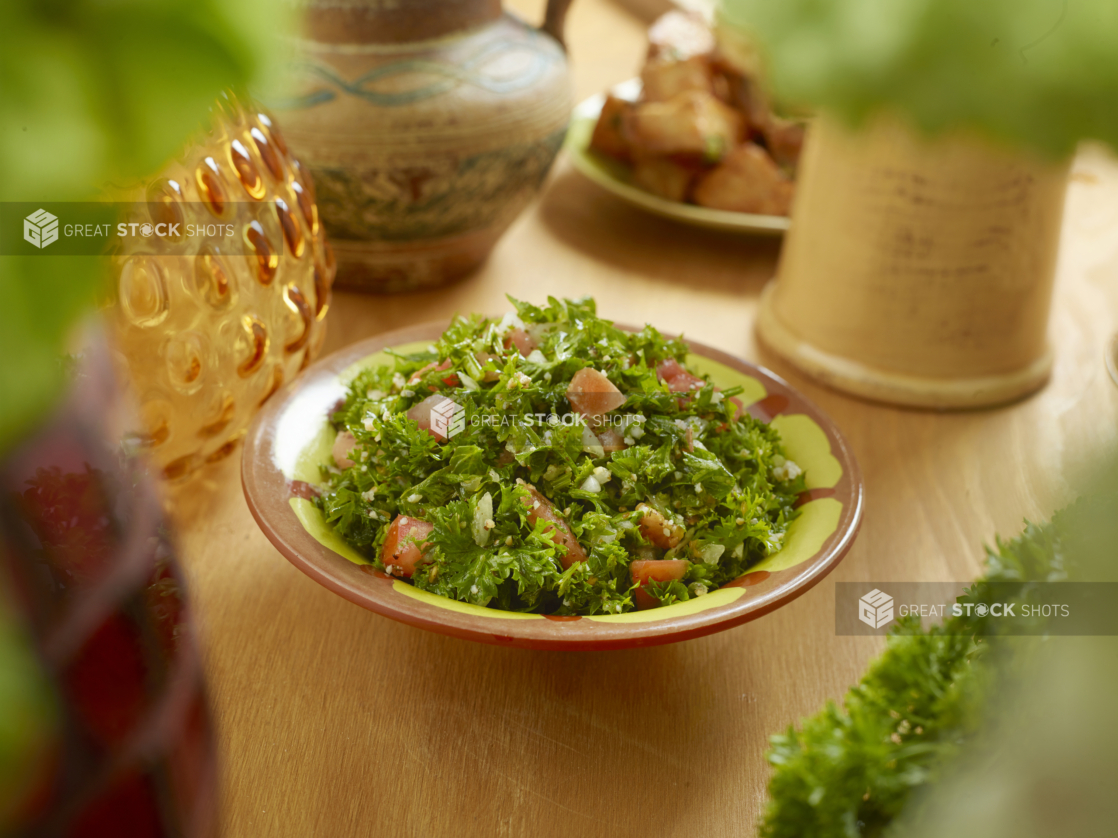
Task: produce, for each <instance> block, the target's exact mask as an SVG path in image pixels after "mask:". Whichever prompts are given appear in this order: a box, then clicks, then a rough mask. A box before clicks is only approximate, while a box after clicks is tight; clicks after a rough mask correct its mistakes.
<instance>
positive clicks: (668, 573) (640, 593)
mask: <svg viewBox="0 0 1118 838" xmlns="http://www.w3.org/2000/svg"><path fill="white" fill-rule="evenodd" d="M689 564H690V562H687V561H685V560H683V559H654V560H652V561H643V560H637V561H635V562H630V563H629V572H630V573H631V574H632V576H633V582H634V583H635V584H637V585H639V586H640V587H638V588H637V589H636V590H635V591H633V601H634V602H635V603H636V604H637V608H639V609H640V610H641V611H644V610H646V609H648V608H656V607H657V606H658V605H659V604H660V600H658V599H656V597H654V596H652V594H650V593H648V592H647V591H646V590H644V586H645V585H647V584H648V583H649V582H653V581H655V582H670V581H672V580H675V579H682V578H683V577H684V576H685V575H686V574H687V566H688V565H689Z"/></svg>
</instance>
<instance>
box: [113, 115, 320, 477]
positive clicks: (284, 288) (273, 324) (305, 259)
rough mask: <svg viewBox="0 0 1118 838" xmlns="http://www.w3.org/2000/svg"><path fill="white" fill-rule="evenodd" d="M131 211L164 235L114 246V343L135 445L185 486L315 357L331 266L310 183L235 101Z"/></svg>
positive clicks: (266, 120) (267, 124) (272, 134)
mask: <svg viewBox="0 0 1118 838" xmlns="http://www.w3.org/2000/svg"><path fill="white" fill-rule="evenodd" d="M130 206H131V211H130V213H129V217H128V218H127V219H126V220H127V221H130V222H136V223H138V224H139V225H140V226H141V227H142V226H143V225H144V224H150V225H152V228H154V229H155V230H156V231H160V230H162V231H166V232H167V235H165V236H162V237H161V236H159V235H158V234H156V235H152V236H149V237H146V238H145V237H143V236H139V237H131V238H124V239H122V240H121V241H122V244H121V246H120V248H119V251H118V253H117V254H116V255H115V256H114V260H113V266H114V276H115V279H116V289H117V298H116V304H115V306H114V310H113V318H112V319H113V323H114V332H115V339H116V341H115V342H116V346H117V349H118V350H119V356H120V357H119V360H120V361H121V362H122V363H123V365H124V366H125V367H126V369H127V373H128V376H127V377H128V378H129V380H130V381H131V384H132V387H133V388H134V391H135V393H134V395H135V398H136V401H137V403H138V404H139V405H140V414H141V424H142V427H141V428H140V429H139V430H138V431H137V433H136V441H137V442H138V444H139V446H140V447H141V448H143V449H146V450H147V451H148V453H149V455H150V456H151V458H152V459H154V461H155V462H156V464H157V465H158V466H159V469H160V470H161V472H162V474H163V476H164V477H165V478H167V479H169V480H182V479H185V478H186V477H188V476H189V475H191V474H193V473H195V472H196V471H198V470H199V469H200V468H202V467H203V466H205V465H206V464H208V463H213V462H217V461H219V460H222V459H224V458H225V457H227V456H229V455H230V454H231V453H233V451H234V450H236V447H237V444H238V443H239V441H240V439H241V437H242V436H243V435H244V432H245V428H246V427H247V426H248V423H249V420H250V419H251V417H252V416H253V414H254V413H255V412H256V410H257V409H258V408H259V407H260V405H261V404H263V403H264V401H265V400H266V399H267V398H268V397H269V396H270V395H271V394H272V393H274V392H275V391H276V390H278V389H279V388H280V387H281V386H282V385H283V383H284V382H285V381H288V380H290V379H291V378H292V377H293V376H294V375H295V374H296V373H298V372H299V370H300V369H302V368H303V367H305V366H306V365H307V364H309V363H310V361H311V360H313V358H314V357H315V355H317V354H318V351H319V349H320V348H321V346H322V341H323V339H324V338H325V324H324V322H323V320H324V318H325V316H326V311H327V308H328V306H329V300H330V288H331V285H332V284H333V280H334V273H335V269H336V266H335V263H334V257H333V253H332V252H331V250H330V246H329V244H328V243H327V242H326V238H325V235H324V232H323V229H322V225H321V223H320V222H319V216H318V208H317V206H316V204H315V192H314V185H313V183H312V181H311V178H310V177H309V175H308V174H307V173H306V172H305V171H304V170H303V168H302V167H301V166H300V165H299V162H298V161H297V160H296V159H295V158H294V157H293V156H292V155H291V154H290V152H289V151H288V148H287V145H286V143H285V142H284V140H283V137H282V135H281V134H280V132H279V130H278V128H277V126H276V125H275V122H274V121H273V119H272V118H271V117H270V116H269V115H268V114H267V113H266V112H265V111H263V110H262V109H261V108H259V107H258V106H256V105H254V104H253V103H251V102H247V101H244V100H239V99H237V98H235V97H233V96H226V97H223V98H222V99H221V100H220V101H219V103H218V105H217V106H216V107H215V108H214V119H213V122H212V126H211V128H210V130H209V133H208V134H207V135H206V136H205V137H203V138H201V139H200V140H199V141H198V142H196V143H194V144H193V145H191V146H190V147H189V148H188V149H187V150H186V152H185V153H184V154H183V155H182V156H181V157H180V158H179V159H177V160H175V161H174V162H172V163H171V164H170V165H168V166H167V167H166V168H165V169H164V171H163V172H161V173H160V175H159V177H158V178H156V179H155V180H153V181H152V182H151V183H149V184H147V185H146V186H145V187H143V190H142V194H140V195H139V200H137V201H135V203H134V204H130ZM160 224H164V225H165V226H163V227H160V226H159V225H160ZM176 224H177V225H178V226H177V227H176V226H175V225H176Z"/></svg>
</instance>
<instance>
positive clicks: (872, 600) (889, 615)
mask: <svg viewBox="0 0 1118 838" xmlns="http://www.w3.org/2000/svg"><path fill="white" fill-rule="evenodd" d="M858 619H859V620H861V621H862V622H863V623H865V624H866V625H867V626H869V627H870V628H875V629H878V628H881V627H882V626H883V625H885V624H886V623H888V622H889V621H890V620H892V619H893V598H892V597H891V596H889V594H887V593H885V592H884V591H880V590H878V589H877V588H874V589H873V590H872V591H870V592H869V593H868V594H866V595H865V596H864V597H862V598H861V599H859V600H858Z"/></svg>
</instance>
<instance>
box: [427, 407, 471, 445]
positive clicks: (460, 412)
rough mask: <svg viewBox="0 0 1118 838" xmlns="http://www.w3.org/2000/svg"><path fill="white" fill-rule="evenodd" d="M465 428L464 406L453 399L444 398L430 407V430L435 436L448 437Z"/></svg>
mask: <svg viewBox="0 0 1118 838" xmlns="http://www.w3.org/2000/svg"><path fill="white" fill-rule="evenodd" d="M465 428H466V408H464V407H462V405H460V404H458V403H457V402H455V401H454V400H453V399H444V400H443V401H441V402H439V403H438V404H437V405H435V406H434V407H432V408H431V430H432V431H433V432H434V433H435V435H436V436H440V437H442V438H443V439H450V438H451V437H454V436H457V435H458V434H460V433H462V431H463V430H465Z"/></svg>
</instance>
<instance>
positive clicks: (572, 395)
mask: <svg viewBox="0 0 1118 838" xmlns="http://www.w3.org/2000/svg"><path fill="white" fill-rule="evenodd" d="M567 400H568V401H569V402H570V403H571V407H573V408H574V409H575V411H576V412H578V413H581V414H582V415H583V416H586V417H591V416H601V415H603V414H605V413H609V412H610V411H611V410H617V408H619V407H621V405H623V404H625V394H624V393H622V392H621V391H620V390H618V389H617V388H616V387H615V386H614V384H613V382H612V381H610V380H609V379H608V378H606V376H605V375H603V374H602V373H600V372H598V371H597V370H596V369H592V368H590V367H583V368H582V369H580V370H579V371H578V372H576V373H575V374H574V375H573V376H572V377H571V383H570V385H569V386H568V387H567Z"/></svg>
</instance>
